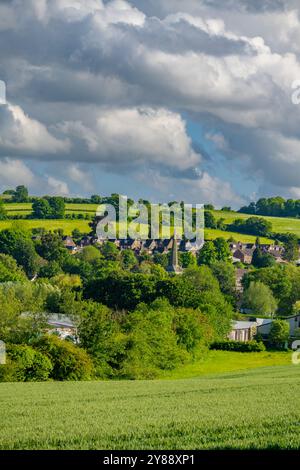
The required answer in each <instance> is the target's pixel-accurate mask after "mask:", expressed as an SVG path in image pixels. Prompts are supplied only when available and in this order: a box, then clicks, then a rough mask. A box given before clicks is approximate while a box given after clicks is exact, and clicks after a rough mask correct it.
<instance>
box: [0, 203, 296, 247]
mask: <svg viewBox="0 0 300 470" xmlns="http://www.w3.org/2000/svg"><path fill="white" fill-rule="evenodd" d="M5 207H6V210H7V213H8V215H11V216H17V215H20V216H27V215H30V214H31V213H32V204H30V203H10V204H5ZM97 207H98V206H97V204H66V215H72V214H74V215H75V214H76V215H79V214H81V215H82V216H83V217H84V216H86V215H88V216H89V217H92V216H93V215H94V214H95V212H96V210H97ZM213 214H214V216H215V217H216V219H220V218H224V219H225V223H226V224H229V223H232V222H233V221H234V220H235V219H237V218H240V219H247V218H249V217H251V216H250V215H249V214H239V213H237V212H223V211H213ZM264 218H265V219H267V220H269V221H270V222H271V223H272V227H273V231H274V232H278V233H286V232H291V233H295V234H296V235H297V236H299V237H300V219H292V218H284V217H264ZM12 223H13V222H12V221H10V220H7V221H0V230H1V229H4V228H7V227H10V226H11V224H12ZM22 224H24V227H26V228H28V229H32V228H37V227H44V228H45V229H47V230H55V229H58V228H62V229H63V230H64V233H65V234H66V235H70V234H71V233H72V230H74V229H75V228H77V229H79V230H80V231H81V232H89V230H90V229H89V225H88V224H89V222H88V221H87V220H76V219H75V220H69V219H65V220H23V221H22ZM217 237H224V238H225V239H228V238H230V237H233V238H234V239H236V240H238V241H241V242H244V243H252V242H255V239H256V237H255V236H253V235H245V234H239V233H236V232H229V231H226V232H224V231H221V230H214V229H206V230H205V238H206V240H214V239H215V238H217ZM261 242H262V243H272V240H270V239H268V238H263V237H262V238H261Z"/></svg>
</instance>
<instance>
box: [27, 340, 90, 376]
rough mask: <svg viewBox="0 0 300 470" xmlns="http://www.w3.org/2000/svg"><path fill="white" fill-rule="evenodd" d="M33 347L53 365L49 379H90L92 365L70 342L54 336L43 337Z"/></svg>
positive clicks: (83, 353) (79, 349)
mask: <svg viewBox="0 0 300 470" xmlns="http://www.w3.org/2000/svg"><path fill="white" fill-rule="evenodd" d="M34 346H35V348H36V349H38V350H39V351H40V352H42V353H43V354H44V355H46V356H47V357H48V358H49V359H50V361H51V363H52V365H53V369H52V371H51V373H50V378H52V379H54V380H88V379H89V378H90V377H91V374H92V369H93V365H92V361H91V359H90V357H89V355H88V354H87V353H86V351H84V350H83V349H81V348H79V347H77V346H75V345H74V344H72V343H71V342H70V341H63V340H61V339H59V338H58V337H57V336H55V335H45V336H43V337H42V338H40V339H38V340H37V341H36V342H35V343H34Z"/></svg>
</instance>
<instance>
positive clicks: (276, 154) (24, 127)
mask: <svg viewBox="0 0 300 470" xmlns="http://www.w3.org/2000/svg"><path fill="white" fill-rule="evenodd" d="M78 1H79V0H77V2H75V0H45V1H40V0H28V3H27V8H26V9H24V3H23V2H22V1H21V0H13V1H12V2H3V1H2V2H0V79H2V80H4V81H5V82H6V83H7V95H8V102H9V105H8V107H6V108H2V109H0V161H1V158H4V159H5V158H7V157H10V158H11V159H13V158H15V159H17V161H18V162H19V161H21V160H22V161H25V160H26V162H27V161H30V159H32V158H34V159H35V164H36V162H64V161H67V162H68V165H70V167H71V165H75V166H74V167H72V171H70V175H69V178H70V181H71V178H73V180H74V181H75V180H76V179H80V175H81V173H80V172H81V166H82V165H83V164H85V163H86V164H89V165H98V166H99V167H101V168H102V169H104V170H105V171H107V172H109V173H113V172H115V173H116V174H118V175H123V174H124V173H125V172H127V173H129V172H133V173H134V174H135V176H138V175H139V176H140V177H141V174H142V173H143V172H147V171H149V172H150V173H151V174H152V175H153V180H155V181H156V180H159V181H163V182H164V184H167V183H166V182H167V180H168V179H169V180H170V181H173V182H174V181H176V184H180V183H179V181H180V180H182V182H183V183H182V184H183V185H186V187H187V186H188V183H187V182H188V181H190V185H191V190H193V191H195V192H196V191H203V193H202V194H208V193H207V191H208V189H209V186H210V185H211V187H213V188H214V190H215V191H216V192H217V193H218V194H219V195H221V194H222V188H225V189H224V194H226V201H228V200H229V199H230V197H232V198H233V199H234V198H235V195H234V193H233V192H231V190H230V185H228V183H226V182H224V181H222V178H223V175H222V174H221V171H219V170H218V168H217V165H215V166H216V167H215V168H214V164H215V163H216V162H217V159H218V153H217V151H216V152H215V154H212V153H213V150H211V149H209V150H207V148H208V147H207V146H206V145H205V142H203V143H202V142H201V139H200V141H197V142H193V139H191V138H190V137H189V136H188V133H187V128H186V123H185V121H186V120H194V121H195V122H197V123H198V124H199V126H202V127H203V128H205V131H206V133H207V135H208V139H211V140H212V142H213V143H212V148H213V146H214V145H215V147H216V149H217V150H218V152H219V153H222V157H223V159H224V160H225V162H227V165H228V167H227V174H226V176H224V178H228V174H230V165H232V164H234V165H235V167H236V168H239V169H240V175H241V176H240V177H241V180H246V179H251V178H252V180H254V179H255V178H256V179H257V181H258V180H259V179H261V180H262V181H263V180H264V181H266V184H268V187H269V188H271V187H278V186H279V185H281V186H282V187H283V188H284V190H285V191H286V192H288V191H289V188H290V189H291V190H292V191H294V192H295V189H294V188H297V187H299V188H300V181H298V178H297V173H298V170H299V169H300V168H298V166H299V165H298V160H299V159H298V160H297V155H298V152H299V150H300V135H299V131H298V122H299V117H300V111H299V107H297V106H294V105H292V103H291V83H292V81H293V80H295V79H300V62H299V59H298V56H299V53H300V48H299V43H300V41H298V39H299V40H300V21H299V17H298V14H297V11H296V10H295V9H294V10H293V8H294V7H295V5H296V4H295V2H294V1H293V0H289V1H280V0H277V1H276V0H274V1H272V2H271V1H267V0H264V1H256V0H251V1H250V0H249V1H246V0H239V1H234V2H233V1H231V0H227V1H223V2H217V1H216V0H202V1H198V0H197V1H195V0H186V1H185V2H182V1H178V0H173V1H171V0H168V1H166V0H161V1H160V2H157V1H152V0H147V2H145V1H143V0H139V1H134V0H132V1H131V2H125V1H123V0H113V1H109V2H108V1H107V2H104V4H102V3H101V1H100V0H99V1H96V0H86V1H83V0H82V2H81V8H80V9H78V8H77V6H76V5H77V3H78ZM1 8H2V10H1ZM1 13H2V18H3V17H4V16H5V18H7V21H3V19H2V21H1ZM274 30H276V31H278V34H275V35H274ZM298 49H299V50H298ZM183 116H184V118H183ZM203 139H204V138H203ZM204 140H205V139H204ZM218 146H219V147H218ZM5 161H6V160H5ZM55 164H56V163H55ZM55 164H54V165H55ZM7 165H8V164H7V163H5V165H4V168H8V166H7ZM14 165H17V167H19V168H20V163H17V164H15V163H14ZM77 165H79V166H78V167H77ZM283 165H284V168H283ZM53 168H54V167H53ZM147 169H148V170H147ZM53 171H54V173H53V175H50V178H54V181H53V179H50V180H49V181H50V183H49V184H52V187H54V188H55V187H60V188H61V191H62V192H63V191H64V190H65V187H64V186H63V185H62V184H61V183H62V182H61V181H60V180H59V178H56V179H57V180H58V183H56V182H55V181H56V179H55V177H56V176H57V175H56V173H55V170H53ZM57 171H58V170H57ZM23 173H24V174H25V170H24V172H23ZM225 173H226V172H225ZM30 175H31V173H30V172H29V173H28V174H27V177H28V178H29V179H30V177H31V176H30ZM253 175H255V177H253ZM0 183H1V180H0ZM233 183H234V184H235V186H236V187H237V186H239V183H238V182H236V181H233ZM218 185H219V187H220V190H217V189H216V188H218ZM241 187H242V182H241ZM218 197H219V196H218ZM224 197H225V196H224Z"/></svg>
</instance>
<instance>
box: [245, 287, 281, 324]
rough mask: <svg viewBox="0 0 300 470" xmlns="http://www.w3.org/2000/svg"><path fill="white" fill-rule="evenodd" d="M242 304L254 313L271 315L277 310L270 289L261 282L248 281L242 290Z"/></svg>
mask: <svg viewBox="0 0 300 470" xmlns="http://www.w3.org/2000/svg"><path fill="white" fill-rule="evenodd" d="M242 305H243V308H246V309H249V310H251V311H252V313H253V314H254V315H262V316H266V315H269V316H273V315H274V313H275V312H276V310H277V302H276V300H275V298H274V296H273V294H272V291H271V289H270V288H269V287H268V286H266V285H265V284H263V283H262V282H251V283H250V285H249V287H248V289H246V291H245V292H244V295H243V303H242Z"/></svg>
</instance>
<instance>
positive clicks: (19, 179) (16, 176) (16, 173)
mask: <svg viewBox="0 0 300 470" xmlns="http://www.w3.org/2000/svg"><path fill="white" fill-rule="evenodd" d="M33 183H34V174H33V173H32V171H31V170H30V169H29V168H28V167H27V166H26V165H25V163H24V162H22V161H21V160H15V159H12V160H11V159H9V158H4V159H0V187H1V188H5V189H7V188H8V187H9V188H14V187H15V186H17V185H19V184H25V185H27V186H32V184H33Z"/></svg>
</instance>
